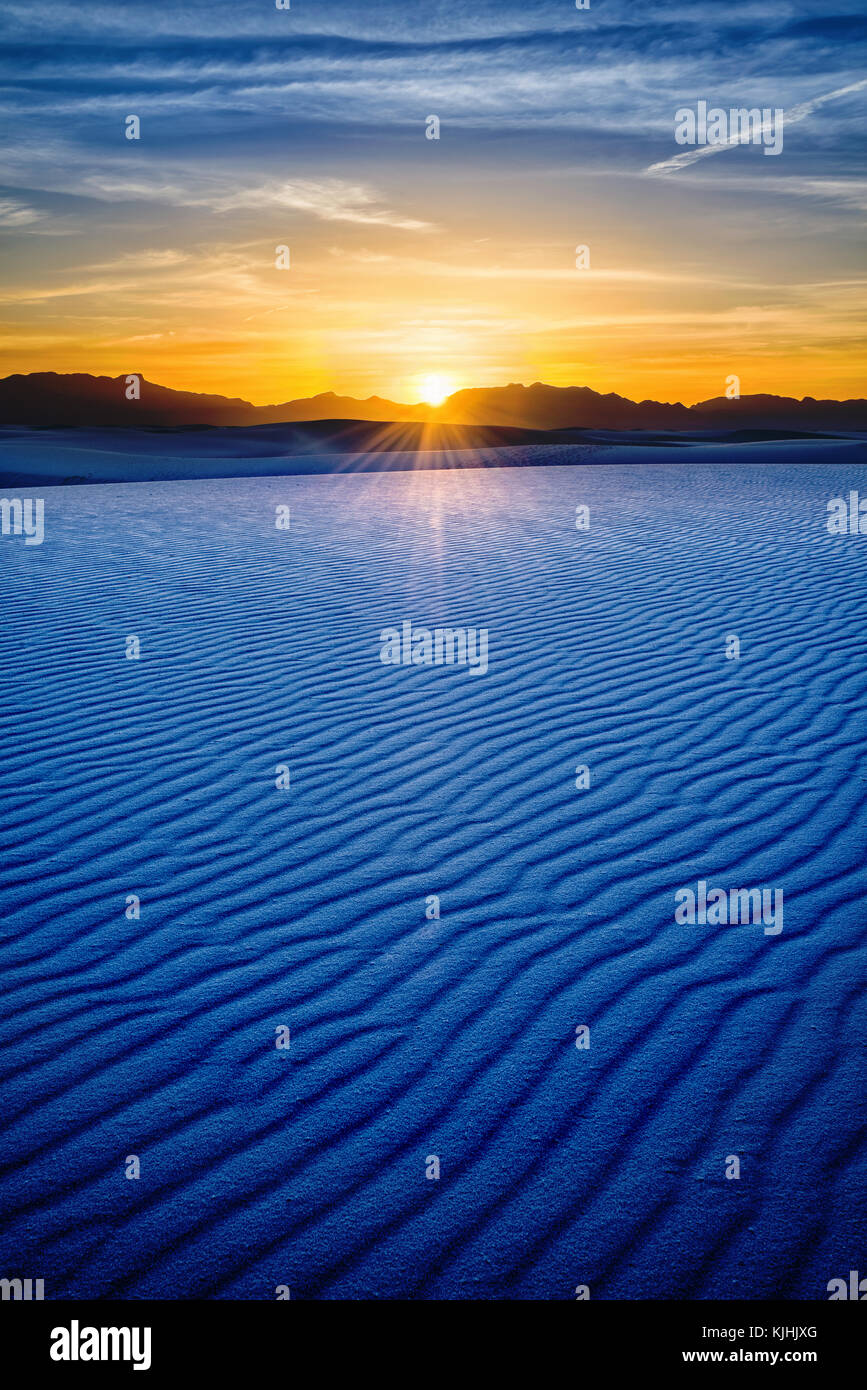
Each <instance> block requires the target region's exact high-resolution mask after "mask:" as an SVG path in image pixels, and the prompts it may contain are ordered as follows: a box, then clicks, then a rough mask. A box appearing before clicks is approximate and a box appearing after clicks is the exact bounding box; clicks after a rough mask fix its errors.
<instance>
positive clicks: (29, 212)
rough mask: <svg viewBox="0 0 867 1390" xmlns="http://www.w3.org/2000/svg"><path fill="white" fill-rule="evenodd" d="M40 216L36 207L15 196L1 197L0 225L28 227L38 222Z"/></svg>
mask: <svg viewBox="0 0 867 1390" xmlns="http://www.w3.org/2000/svg"><path fill="white" fill-rule="evenodd" d="M40 216H41V214H40V213H38V212H37V211H36V209H35V208H31V207H28V206H27V205H26V204H25V203H19V202H17V201H16V199H14V198H0V227H27V226H30V225H31V224H32V223H33V222H38V221H39V218H40Z"/></svg>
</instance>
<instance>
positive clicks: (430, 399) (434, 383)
mask: <svg viewBox="0 0 867 1390" xmlns="http://www.w3.org/2000/svg"><path fill="white" fill-rule="evenodd" d="M418 381H419V389H420V391H421V394H422V399H423V400H425V401H427V403H428V405H434V406H436V405H442V403H443V401H444V400H445V399H446V397H447V396H450V395H451V394H452V392H453V391H454V389H455V385H454V382H453V381H452V379H451V377H447V376H442V375H441V374H440V373H439V372H434V373H433V374H432V375H431V376H422V377H419V379H418Z"/></svg>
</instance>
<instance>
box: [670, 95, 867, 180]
mask: <svg viewBox="0 0 867 1390" xmlns="http://www.w3.org/2000/svg"><path fill="white" fill-rule="evenodd" d="M864 87H867V77H865V78H863V79H862V80H861V81H860V82H850V83H849V84H848V86H846V87H838V88H837V89H836V90H835V91H833V92H825V93H823V95H822V96H818V97H812V98H811V99H810V100H809V101H802V102H799V103H798V105H797V106H793V107H791V108H790V109H789V110H788V111H785V112H784V115H783V124H784V128H785V127H787V126H792V125H797V124H798V122H799V121H805V120H806V119H807V117H808V116H812V115H813V113H814V112H815V111H818V110H819V109H820V108H821V107H822V106H825V105H826V103H827V102H829V101H836V100H837V99H838V98H839V97H844V96H847V95H848V94H849V93H850V92H859V91H861V90H863V88H864ZM773 128H774V118H773V117H771V119H770V120H768V121H765V122H763V123H762V124H761V125H760V126H759V131H760V132H761V133H762V134H765V133H768V132H770V131H772V130H773ZM750 139H751V135H750V132H749V131H744V132H741V131H740V130H739V131H738V133H737V134H735V135H732V136H730V137H729V138H728V140H724V141H722V143H720V144H718V145H697V146H696V147H695V148H694V149H691V150H685V151H684V153H683V154H677V155H673V156H672V158H671V159H663V160H661V161H660V162H659V163H658V164H650V165H648V167H647V169H645V171H644V172H645V173H646V174H676V173H677V171H678V170H679V169H686V168H687V167H688V166H689V165H690V164H695V163H696V161H697V160H699V159H707V158H708V156H709V155H712V154H721V153H722V151H723V150H731V149H734V148H735V146H736V145H744V144H747V143H748V142H749V140H750Z"/></svg>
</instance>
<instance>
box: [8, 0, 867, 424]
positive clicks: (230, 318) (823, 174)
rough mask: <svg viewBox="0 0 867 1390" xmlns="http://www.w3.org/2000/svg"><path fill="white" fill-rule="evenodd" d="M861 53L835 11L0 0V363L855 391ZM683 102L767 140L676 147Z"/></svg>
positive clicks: (859, 338)
mask: <svg viewBox="0 0 867 1390" xmlns="http://www.w3.org/2000/svg"><path fill="white" fill-rule="evenodd" d="M865 49H867V24H865V18H864V6H863V3H861V0H839V3H838V0H826V4H825V5H824V6H822V5H819V4H810V5H808V4H803V3H783V2H782V0H763V2H762V3H753V2H752V0H744V2H743V3H740V2H739V0H727V3H725V4H721V3H717V4H709V3H705V0H687V2H686V3H661V4H656V5H651V4H644V3H641V0H590V6H589V8H588V9H578V8H576V6H575V4H574V0H536V3H533V0H523V3H518V0H495V2H494V0H461V3H458V2H457V0H431V2H430V3H425V0H416V3H412V4H398V3H394V2H393V0H364V3H357V0H356V3H348V0H291V8H290V9H278V8H277V6H276V4H275V3H274V2H273V0H244V3H243V4H240V3H237V0H210V3H208V2H207V0H172V3H163V0H148V3H146V4H142V3H135V4H133V3H127V4H124V3H120V2H119V0H115V2H114V3H100V0H75V3H52V4H44V5H43V4H39V3H37V2H36V0H14V2H13V3H3V0H0V123H2V128H3V136H4V138H3V141H2V153H0V243H2V251H0V300H2V328H0V358H2V360H0V374H2V375H7V374H9V373H12V372H30V371H57V372H74V371H86V372H92V373H94V374H102V375H110V376H116V375H119V374H127V373H133V372H134V373H139V374H141V375H143V376H145V377H146V378H148V379H149V380H151V381H157V382H160V383H161V384H163V385H166V386H172V387H175V388H178V389H184V390H193V391H206V392H219V393H220V394H223V395H228V396H241V397H243V398H245V399H247V400H250V401H253V402H254V403H256V404H265V403H270V402H279V401H284V400H289V399H292V398H295V397H300V396H307V395H312V394H315V393H317V392H320V391H327V390H335V391H337V392H339V393H341V394H347V395H353V396H359V397H367V396H370V395H373V394H376V395H382V396H386V397H389V398H391V399H394V400H400V401H416V400H420V399H424V398H426V399H433V398H434V397H438V396H441V395H442V394H444V393H445V392H447V391H450V390H453V389H460V388H463V387H469V386H497V385H505V384H507V383H509V382H525V383H530V382H533V381H537V380H540V381H546V382H549V383H552V384H554V385H559V386H566V385H586V386H591V387H593V388H594V389H595V390H598V391H616V392H618V393H620V394H622V395H626V396H630V397H632V398H633V399H644V398H653V399H657V400H680V401H684V402H685V403H687V404H690V403H692V402H693V401H696V400H702V399H707V398H709V397H713V396H719V395H722V394H723V393H724V391H725V387H726V381H727V379H728V378H729V377H730V376H731V375H736V376H737V377H738V378H739V383H740V390H741V393H742V394H752V393H755V392H764V391H771V392H776V393H779V394H785V395H794V396H799V397H800V396H805V395H810V396H817V397H822V396H829V397H839V398H843V397H850V396H858V395H864V394H867V391H865V370H864V365H865V350H864V348H865V331H864V327H863V325H864V321H865V313H864V309H865V284H867V267H865V256H864V241H865V238H864V216H865V212H867V144H865V141H864V138H863V130H864V122H865V114H867V82H865V74H867V65H865V62H864V57H865ZM859 84H860V85H859ZM700 101H706V102H707V103H708V106H709V107H721V108H723V109H725V110H729V109H730V108H732V107H751V108H752V107H761V108H765V107H767V108H772V109H777V108H780V109H782V110H783V111H784V113H786V114H785V115H784V121H783V148H782V151H781V152H780V154H779V155H766V154H765V153H764V150H763V148H762V146H761V145H758V146H757V145H752V144H740V145H739V144H733V145H730V146H726V147H720V148H716V149H714V150H713V152H712V153H710V152H702V153H701V154H700V155H699V157H698V158H696V157H695V155H696V153H697V152H698V151H697V149H696V148H694V147H693V148H691V149H684V147H681V146H678V144H677V143H676V141H675V126H676V113H677V111H678V110H679V109H680V108H683V107H692V108H695V107H696V105H697V103H699V102H700ZM130 115H136V116H138V118H139V121H140V139H138V140H129V139H127V138H126V129H127V117H128V116H130ZM434 115H435V116H437V117H438V119H439V122H440V128H439V135H440V138H439V139H438V140H432V139H428V138H426V131H427V129H428V118H429V117H430V116H434ZM684 155H686V156H688V157H687V158H685V159H684V158H683V156H684ZM278 246H288V248H289V256H288V260H289V265H288V268H279V267H278V266H277V264H276V262H277V259H278V254H277V250H276V248H277V247H278ZM578 246H586V247H588V248H589V252H588V253H587V255H585V257H584V260H585V261H586V260H587V259H588V258H589V268H587V267H586V266H585V268H580V269H579V268H578V267H577V266H576V248H577V247H578ZM281 259H282V260H284V261H285V260H286V259H287V258H286V256H285V254H284V255H283V256H282V257H281Z"/></svg>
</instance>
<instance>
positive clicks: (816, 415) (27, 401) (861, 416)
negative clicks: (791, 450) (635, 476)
mask: <svg viewBox="0 0 867 1390" xmlns="http://www.w3.org/2000/svg"><path fill="white" fill-rule="evenodd" d="M127 380H128V378H127V377H126V376H117V377H106V376H91V375H89V374H86V373H71V374H67V375H61V374H58V373H56V372H32V373H29V374H27V375H21V374H16V375H13V376H8V377H4V378H3V379H0V424H2V425H19V426H22V425H23V426H29V427H31V428H60V427H64V428H66V427H74V426H88V427H104V428H117V427H121V428H122V427H124V426H131V427H137V428H155V427H157V428H159V427H162V428H175V429H177V428H191V427H197V426H209V425H211V426H213V425H217V426H227V425H237V426H250V425H268V424H282V423H292V422H298V421H313V420H341V421H347V420H349V421H351V420H359V421H360V420H365V421H379V422H382V423H396V424H399V423H414V424H436V425H460V426H497V427H507V428H510V429H515V430H563V429H590V430H594V429H595V430H685V431H691V432H695V431H703V430H727V431H728V430H745V429H746V430H772V431H775V430H782V431H786V430H795V431H798V432H804V433H810V432H828V431H831V432H833V431H844V432H845V431H861V430H867V400H864V399H857V400H846V401H834V400H814V399H813V397H811V396H806V397H804V399H803V400H797V399H796V398H794V397H791V396H769V395H756V396H741V397H740V399H738V400H728V399H726V398H725V397H722V396H717V397H715V398H713V399H712V400H707V401H701V402H699V403H698V404H697V405H691V406H685V405H681V404H680V403H678V402H673V403H672V402H661V401H650V400H646V401H631V400H628V399H627V398H626V397H625V396H619V395H616V394H614V393H613V392H611V393H608V394H604V395H603V394H600V393H599V392H597V391H593V390H591V389H590V388H589V387H587V386H546V385H544V384H543V383H542V382H534V383H533V385H532V386H523V385H517V384H512V385H509V386H496V387H481V388H470V389H468V390H464V391H456V392H455V393H454V394H453V395H451V396H449V397H448V398H447V400H445V401H444V402H443V404H442V405H440V406H437V407H435V406H432V405H429V404H427V403H426V402H417V403H416V404H414V405H406V404H402V403H400V402H397V401H389V400H385V399H383V398H381V397H379V396H370V397H368V399H367V400H355V399H354V398H353V397H351V396H338V395H335V393H334V392H333V391H326V392H324V393H322V394H321V395H317V396H309V397H306V398H304V399H301V400H292V401H284V402H283V403H281V404H277V405H258V406H257V405H252V404H251V403H250V402H249V401H245V400H241V399H240V398H237V397H227V396H215V395H201V394H198V393H196V392H191V391H175V390H173V389H172V388H171V387H168V386H159V385H157V384H156V383H155V382H150V381H147V380H146V379H145V378H144V377H139V378H138V380H139V393H140V394H139V398H138V399H137V400H128V399H127V397H126V391H127Z"/></svg>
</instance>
